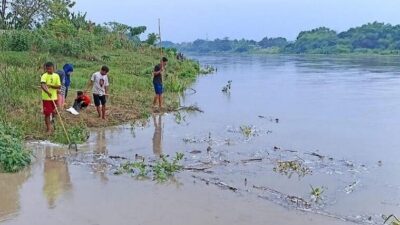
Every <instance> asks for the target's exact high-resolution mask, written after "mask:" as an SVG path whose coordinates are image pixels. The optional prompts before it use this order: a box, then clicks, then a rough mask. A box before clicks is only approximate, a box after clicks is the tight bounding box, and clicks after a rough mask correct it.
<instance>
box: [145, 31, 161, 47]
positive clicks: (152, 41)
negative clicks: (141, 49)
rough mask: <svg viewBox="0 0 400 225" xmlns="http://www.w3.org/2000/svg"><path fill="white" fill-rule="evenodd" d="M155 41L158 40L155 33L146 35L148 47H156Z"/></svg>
mask: <svg viewBox="0 0 400 225" xmlns="http://www.w3.org/2000/svg"><path fill="white" fill-rule="evenodd" d="M157 40H159V37H158V35H157V34H155V33H150V34H148V35H147V40H146V43H147V44H149V45H156V43H157Z"/></svg>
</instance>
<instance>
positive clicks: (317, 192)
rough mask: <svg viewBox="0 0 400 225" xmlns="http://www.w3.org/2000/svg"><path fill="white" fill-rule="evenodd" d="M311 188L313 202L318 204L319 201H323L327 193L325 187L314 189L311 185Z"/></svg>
mask: <svg viewBox="0 0 400 225" xmlns="http://www.w3.org/2000/svg"><path fill="white" fill-rule="evenodd" d="M310 187H311V193H310V194H311V200H312V201H314V202H318V201H319V200H322V199H323V198H322V194H323V193H324V191H325V188H324V187H316V188H314V187H313V186H312V185H310Z"/></svg>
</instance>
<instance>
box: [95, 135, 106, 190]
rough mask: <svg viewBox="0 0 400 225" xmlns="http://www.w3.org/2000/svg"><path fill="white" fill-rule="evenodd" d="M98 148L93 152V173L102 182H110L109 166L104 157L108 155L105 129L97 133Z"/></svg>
mask: <svg viewBox="0 0 400 225" xmlns="http://www.w3.org/2000/svg"><path fill="white" fill-rule="evenodd" d="M96 136H97V139H96V146H95V149H94V150H93V153H94V154H93V161H94V162H95V164H94V165H93V166H92V169H93V172H94V173H95V174H99V175H100V179H101V180H102V181H105V182H106V181H108V178H107V169H108V164H107V162H106V160H105V159H104V157H103V156H105V155H107V154H108V151H107V142H106V131H105V130H104V129H102V130H99V131H97V135H96Z"/></svg>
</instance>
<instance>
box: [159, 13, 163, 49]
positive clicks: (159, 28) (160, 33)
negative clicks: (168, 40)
mask: <svg viewBox="0 0 400 225" xmlns="http://www.w3.org/2000/svg"><path fill="white" fill-rule="evenodd" d="M158 38H159V39H160V53H161V56H163V50H162V46H161V42H162V39H161V19H160V18H158Z"/></svg>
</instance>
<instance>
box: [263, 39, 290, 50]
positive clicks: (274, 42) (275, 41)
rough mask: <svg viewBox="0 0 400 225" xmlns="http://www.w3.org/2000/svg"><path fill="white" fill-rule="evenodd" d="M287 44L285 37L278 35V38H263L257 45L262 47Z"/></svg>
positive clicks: (280, 46)
mask: <svg viewBox="0 0 400 225" xmlns="http://www.w3.org/2000/svg"><path fill="white" fill-rule="evenodd" d="M287 44H288V41H287V40H286V38H282V37H278V38H268V37H265V38H263V39H262V40H261V41H260V42H258V45H259V46H260V47H262V48H270V47H279V48H283V47H285V46H286V45H287Z"/></svg>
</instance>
